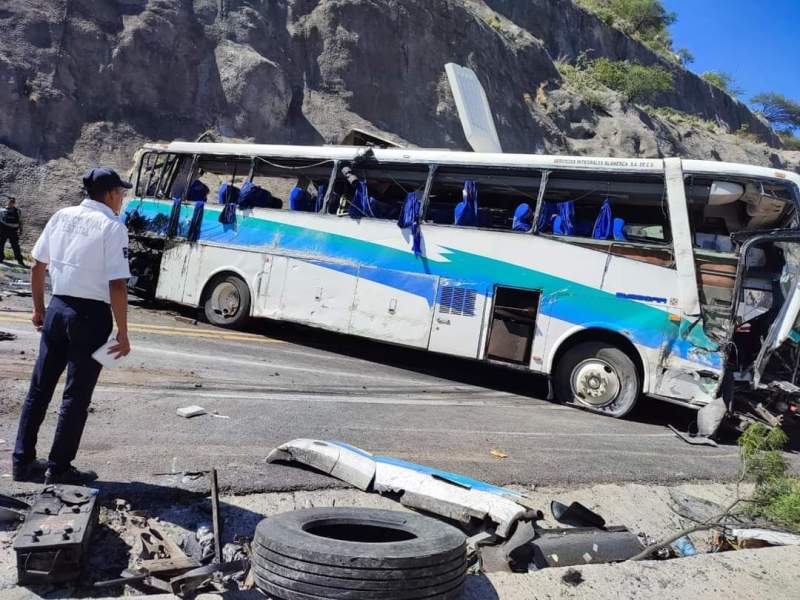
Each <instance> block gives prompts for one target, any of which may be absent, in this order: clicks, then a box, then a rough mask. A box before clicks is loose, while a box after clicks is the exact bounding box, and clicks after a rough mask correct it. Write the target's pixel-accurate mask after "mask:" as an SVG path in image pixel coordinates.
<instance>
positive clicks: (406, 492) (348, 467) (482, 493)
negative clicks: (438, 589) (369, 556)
mask: <svg viewBox="0 0 800 600" xmlns="http://www.w3.org/2000/svg"><path fill="white" fill-rule="evenodd" d="M267 461H268V462H275V461H283V462H298V463H301V464H304V465H307V466H310V467H314V468H315V469H318V470H320V471H322V472H324V473H327V474H329V475H331V476H332V477H336V478H337V479H341V480H342V481H345V482H347V483H349V484H351V485H353V486H355V487H357V488H359V489H361V490H364V491H372V492H377V493H380V494H389V495H390V496H392V497H399V502H400V503H401V504H403V505H404V506H407V507H409V508H416V509H419V510H423V511H427V512H431V513H434V514H438V515H441V516H443V517H446V518H449V519H453V520H456V521H459V522H461V523H465V524H467V523H469V522H470V521H472V520H473V519H477V520H479V521H481V520H484V519H489V520H490V521H491V522H492V523H493V524H494V528H495V533H496V534H497V535H499V536H501V537H507V536H508V534H509V532H510V531H511V529H512V527H513V526H514V525H515V524H516V522H517V521H518V520H519V519H520V518H521V517H522V516H523V514H524V513H525V512H526V511H527V510H528V508H527V507H526V506H524V505H523V504H520V503H519V502H520V501H522V500H523V497H522V495H521V494H519V493H518V492H515V491H513V490H509V489H507V488H503V487H498V486H495V485H492V484H489V483H485V482H483V481H478V480H475V479H470V478H469V477H465V476H463V475H459V474H457V473H450V472H447V471H442V470H440V469H435V468H432V467H426V466H424V465H418V464H415V463H410V462H406V461H403V460H398V459H395V458H392V457H389V456H374V455H372V454H370V453H368V452H366V451H364V450H361V449H360V448H356V447H354V446H350V445H348V444H345V443H342V442H332V441H322V440H311V439H303V438H301V439H296V440H292V441H290V442H287V443H285V444H282V445H281V446H278V447H277V448H276V449H275V450H273V451H272V452H270V454H269V456H268V457H267Z"/></svg>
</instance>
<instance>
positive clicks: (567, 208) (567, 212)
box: [553, 200, 575, 235]
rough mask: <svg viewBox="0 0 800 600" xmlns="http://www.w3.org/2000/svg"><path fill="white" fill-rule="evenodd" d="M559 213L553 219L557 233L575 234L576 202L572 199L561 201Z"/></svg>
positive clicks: (554, 231)
mask: <svg viewBox="0 0 800 600" xmlns="http://www.w3.org/2000/svg"><path fill="white" fill-rule="evenodd" d="M556 206H557V208H558V214H557V215H556V217H555V218H554V219H553V233H554V234H555V235H573V234H574V233H575V203H574V202H573V201H572V200H567V201H566V202H559V203H558V204H557V205H556Z"/></svg>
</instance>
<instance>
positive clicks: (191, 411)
mask: <svg viewBox="0 0 800 600" xmlns="http://www.w3.org/2000/svg"><path fill="white" fill-rule="evenodd" d="M176 412H177V414H178V416H179V417H183V418H185V419H191V418H192V417H199V416H200V415H204V414H206V409H205V408H203V407H202V406H197V405H192V406H183V407H181V408H179V409H178V410H177V411H176Z"/></svg>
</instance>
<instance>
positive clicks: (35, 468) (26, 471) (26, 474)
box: [11, 458, 47, 482]
mask: <svg viewBox="0 0 800 600" xmlns="http://www.w3.org/2000/svg"><path fill="white" fill-rule="evenodd" d="M46 470H47V461H46V460H44V459H43V458H37V459H36V460H32V461H31V462H29V463H25V464H24V465H13V466H12V467H11V478H12V479H13V480H14V481H33V482H40V481H41V480H42V476H43V475H44V472H45V471H46Z"/></svg>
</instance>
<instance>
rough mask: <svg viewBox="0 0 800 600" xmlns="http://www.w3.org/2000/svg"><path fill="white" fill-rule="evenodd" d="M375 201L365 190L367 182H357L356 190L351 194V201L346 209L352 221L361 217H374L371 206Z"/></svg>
mask: <svg viewBox="0 0 800 600" xmlns="http://www.w3.org/2000/svg"><path fill="white" fill-rule="evenodd" d="M374 204H375V199H374V198H372V197H371V196H370V195H369V191H368V190H367V182H366V181H363V180H359V181H358V183H357V184H356V190H355V193H354V194H353V198H352V200H350V204H349V205H348V207H347V212H348V214H349V215H350V217H352V218H353V219H360V218H362V217H374V216H375V213H374V211H373V206H374Z"/></svg>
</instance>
